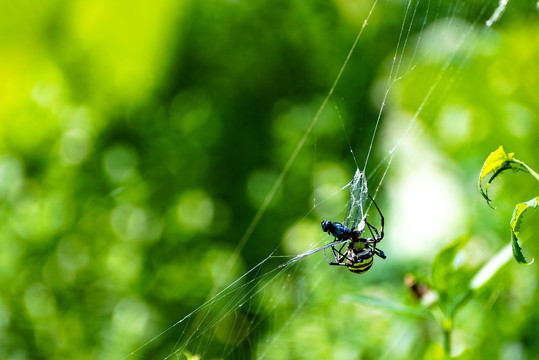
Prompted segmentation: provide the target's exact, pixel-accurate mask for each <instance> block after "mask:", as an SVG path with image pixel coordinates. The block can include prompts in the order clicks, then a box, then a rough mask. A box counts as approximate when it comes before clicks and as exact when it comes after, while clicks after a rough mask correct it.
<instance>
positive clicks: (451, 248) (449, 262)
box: [432, 236, 468, 292]
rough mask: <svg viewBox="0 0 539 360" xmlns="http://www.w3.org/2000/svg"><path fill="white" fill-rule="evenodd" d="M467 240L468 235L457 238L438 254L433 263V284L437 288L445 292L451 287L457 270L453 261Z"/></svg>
mask: <svg viewBox="0 0 539 360" xmlns="http://www.w3.org/2000/svg"><path fill="white" fill-rule="evenodd" d="M467 242H468V237H467V236H463V237H460V238H457V239H456V240H455V241H453V242H452V243H451V244H450V245H448V246H447V247H446V248H444V249H443V250H442V251H440V252H439V253H438V255H436V258H435V259H434V261H433V263H432V285H433V286H434V287H435V289H436V290H438V291H441V292H444V291H446V290H447V289H448V288H449V287H450V282H451V279H452V275H453V273H454V272H455V269H454V268H453V261H454V259H455V256H456V255H457V253H458V252H459V251H460V250H461V249H462V248H463V247H464V245H466V243H467Z"/></svg>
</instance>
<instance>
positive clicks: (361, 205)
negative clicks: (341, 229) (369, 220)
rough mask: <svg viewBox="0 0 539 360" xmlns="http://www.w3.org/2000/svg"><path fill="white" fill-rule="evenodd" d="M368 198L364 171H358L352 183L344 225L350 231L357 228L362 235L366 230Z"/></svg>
mask: <svg viewBox="0 0 539 360" xmlns="http://www.w3.org/2000/svg"><path fill="white" fill-rule="evenodd" d="M367 198H368V188H367V178H366V177H365V173H364V172H363V171H360V170H359V169H357V170H356V173H355V174H354V178H353V179H352V181H351V182H350V200H349V201H348V208H347V209H346V216H345V217H344V221H343V224H344V225H345V226H346V227H348V228H349V229H353V228H356V229H357V230H358V231H359V233H360V234H361V233H362V232H363V229H364V228H365V221H364V220H365V209H366V207H365V206H366V204H367ZM358 224H359V226H358Z"/></svg>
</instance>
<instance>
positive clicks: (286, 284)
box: [124, 0, 507, 359]
mask: <svg viewBox="0 0 539 360" xmlns="http://www.w3.org/2000/svg"><path fill="white" fill-rule="evenodd" d="M501 3H502V2H501V1H500V4H501ZM505 3H507V2H505ZM441 4H442V1H441V0H440V1H438V2H436V1H434V0H431V1H420V0H417V1H412V0H410V1H407V2H405V3H404V9H403V15H402V23H401V27H400V29H398V39H397V41H396V44H395V51H394V54H393V56H392V57H391V59H390V69H389V71H388V75H387V81H386V84H385V86H384V87H383V89H384V90H383V92H382V95H381V101H380V105H379V112H378V116H377V118H376V124H375V127H374V130H373V133H372V134H371V135H370V144H369V147H368V151H367V154H366V156H365V160H364V163H363V166H359V164H358V162H357V160H356V155H355V154H354V153H355V146H354V144H352V143H351V142H350V140H349V139H350V136H349V135H348V131H347V126H345V124H344V121H343V118H342V117H341V115H340V113H339V111H338V106H337V104H336V103H335V108H336V109H337V113H338V119H339V120H340V121H341V124H342V128H343V141H346V142H347V146H348V148H349V150H350V152H351V156H352V158H353V160H354V163H355V167H356V171H355V175H354V177H353V179H352V181H351V182H349V183H348V184H345V185H344V186H342V187H340V188H338V189H337V190H336V191H335V192H334V193H332V194H330V195H327V196H325V197H324V198H323V199H322V200H320V201H318V202H317V203H315V204H314V206H313V208H312V209H310V210H309V211H308V212H307V213H306V214H305V216H304V217H303V219H302V220H301V221H300V222H299V223H300V224H302V223H304V222H308V219H309V217H311V215H312V213H313V211H315V210H318V209H319V208H320V207H321V206H322V205H323V204H324V203H326V202H329V201H331V199H333V198H334V197H338V196H340V195H341V194H342V193H343V192H346V189H347V188H348V187H349V186H350V199H349V202H348V204H347V210H346V214H348V216H347V217H346V218H345V219H344V221H343V223H344V224H345V225H346V226H348V227H350V228H351V227H355V226H357V225H358V223H359V221H361V220H363V219H364V218H365V216H366V214H367V213H368V210H369V209H368V208H366V206H367V194H368V188H367V180H369V182H370V183H371V184H373V183H374V184H376V186H375V187H374V194H373V198H376V195H377V194H378V192H379V190H380V189H381V187H382V185H383V183H384V180H385V178H386V175H387V173H388V171H389V170H390V168H391V164H392V162H393V159H394V157H395V155H396V154H397V153H398V151H399V149H400V147H401V145H402V144H403V142H404V141H405V140H406V139H407V138H408V137H409V136H410V133H411V132H413V131H417V130H418V129H417V128H416V126H415V124H416V122H417V119H418V118H419V116H420V115H421V114H422V113H423V112H424V111H425V109H426V107H427V106H428V105H429V104H430V103H431V102H433V101H436V97H437V96H441V95H443V91H444V90H445V87H442V89H440V87H441V86H440V84H441V83H442V80H444V81H445V82H444V85H445V84H447V83H449V84H450V83H451V82H453V81H455V79H456V78H457V75H458V73H459V71H460V70H461V69H462V67H464V66H466V58H465V59H464V61H455V57H456V56H457V55H458V54H460V53H461V51H460V50H461V48H462V47H463V44H464V43H465V41H467V40H469V38H470V37H471V34H472V32H473V31H474V29H476V28H477V27H479V26H485V13H486V11H487V8H488V9H490V8H491V7H492V6H491V4H490V3H489V2H487V1H484V2H482V3H479V4H478V5H477V3H474V4H476V5H477V9H478V10H474V11H476V13H477V15H475V17H474V19H475V22H472V23H468V24H466V25H465V26H464V28H463V29H462V30H461V31H460V37H459V38H458V39H457V41H456V43H455V45H454V48H453V50H452V51H451V52H449V53H448V54H447V55H446V57H445V59H444V61H442V62H441V64H440V65H439V67H438V69H437V70H436V76H435V77H434V78H431V79H426V80H425V81H424V84H423V86H418V92H419V93H421V95H419V97H420V99H421V100H420V101H419V103H418V105H417V106H416V109H415V113H414V114H413V115H412V116H411V118H410V119H409V120H408V122H407V124H406V125H405V127H404V128H403V129H402V130H401V131H400V133H399V135H397V137H396V139H395V140H394V142H393V146H392V147H390V148H389V149H388V150H387V152H386V154H385V155H382V159H381V160H380V161H378V163H376V164H374V165H373V166H371V167H370V170H369V171H367V167H368V165H369V160H370V158H371V153H372V152H373V151H374V150H376V149H377V148H376V145H377V143H378V140H379V137H380V135H379V127H380V126H381V123H382V119H383V115H384V111H385V109H386V106H387V105H388V104H391V97H390V95H391V94H392V90H394V89H395V88H396V87H397V85H398V83H399V81H401V80H402V79H406V78H407V77H410V76H411V75H410V74H413V72H414V69H415V67H416V64H417V58H418V57H419V56H420V47H421V44H422V42H423V41H424V40H425V39H424V38H425V33H426V28H427V27H428V26H429V25H431V24H433V23H436V22H437V21H439V20H440V19H441V18H445V17H447V19H449V20H448V21H449V25H451V24H453V25H454V26H461V25H462V23H460V22H458V20H457V18H458V16H459V14H461V13H463V12H465V10H466V9H465V4H464V2H462V1H459V0H455V1H452V2H451V4H452V6H450V7H446V8H448V9H449V10H448V13H446V14H441V13H440V9H441V8H442V5H441ZM385 6H387V4H385ZM381 8H383V6H382V5H380V4H379V3H378V0H375V1H374V2H373V3H372V5H371V7H370V10H369V12H368V14H367V16H366V18H365V20H364V22H363V25H362V26H361V28H360V30H359V32H358V35H357V36H356V38H355V41H354V43H353V44H352V46H351V48H350V51H349V52H348V54H347V56H346V58H345V59H344V61H343V64H342V66H341V68H340V70H339V72H338V74H337V76H336V78H335V81H334V82H333V84H332V86H331V88H330V90H329V91H328V94H327V95H326V97H325V98H324V99H323V101H322V103H321V105H320V107H319V108H318V111H317V112H316V115H315V116H314V117H313V119H312V121H311V123H310V124H309V126H308V128H307V129H306V130H305V132H304V134H303V137H302V138H301V139H300V141H299V142H298V144H297V145H296V147H295V149H294V151H293V152H292V155H291V156H290V158H289V159H288V161H287V163H286V164H285V166H284V168H283V170H282V172H281V173H280V175H279V177H278V178H277V180H276V181H275V183H274V184H273V186H272V188H271V190H270V191H269V192H268V194H267V196H266V198H265V200H264V202H263V203H262V205H261V206H260V208H259V209H258V212H257V213H256V215H255V217H254V218H253V220H252V221H251V222H250V223H249V225H248V226H247V229H246V231H245V233H244V236H243V237H242V238H241V239H239V241H238V245H237V247H236V249H235V251H234V253H233V256H232V257H231V258H230V259H229V260H228V261H227V262H226V264H225V265H224V266H223V273H227V272H228V271H230V269H231V268H232V267H233V266H234V264H235V263H236V261H237V259H238V257H239V255H240V253H241V251H242V249H243V248H244V247H245V244H246V243H247V242H248V241H250V240H251V238H252V235H253V233H254V231H255V229H256V228H257V226H258V224H259V223H260V222H261V221H262V219H263V215H264V213H265V212H266V209H267V207H268V205H269V203H270V202H271V200H272V199H273V198H274V196H275V194H276V191H277V189H278V188H279V187H281V186H282V184H283V182H284V181H285V178H286V175H287V173H288V172H289V170H290V169H291V168H292V167H293V166H294V162H295V160H296V158H297V157H298V156H299V154H300V152H301V150H302V148H303V147H304V145H305V143H306V141H307V140H308V139H309V138H310V137H311V136H312V132H313V130H314V129H315V128H316V126H317V124H318V122H319V119H320V118H321V117H322V116H323V114H324V113H325V112H326V107H327V105H328V104H329V103H330V102H332V101H334V99H333V97H334V93H335V91H336V90H337V88H338V85H339V83H340V81H341V79H342V77H343V76H345V71H346V69H347V66H348V63H349V61H350V59H351V58H352V56H353V55H354V50H355V49H356V46H357V44H358V43H359V42H360V41H361V38H362V35H363V33H364V31H365V30H366V29H369V27H368V25H369V21H370V20H371V17H372V16H373V14H374V13H375V11H376V10H379V11H380V12H382V11H383V9H381ZM496 11H498V10H496ZM499 11H500V12H503V9H502V10H499ZM499 16H501V13H500V14H498V15H496V17H495V14H493V15H492V18H493V19H494V20H493V21H496V20H497V19H499ZM492 18H491V19H492ZM489 21H490V20H489ZM490 25H492V24H489V26H490ZM414 29H416V30H415V32H414ZM351 76H352V75H351ZM364 135H365V134H364ZM361 168H362V170H360V169H361ZM361 224H363V225H361ZM359 226H360V227H361V226H365V225H364V222H363V221H362V222H361V223H360V224H359ZM300 228H301V227H300ZM314 239H318V241H317V242H316V243H314V244H312V243H311V246H312V248H315V247H317V246H320V244H321V243H323V242H327V241H328V240H330V239H328V237H325V236H323V234H322V232H321V231H320V232H319V234H318V235H317V237H315V238H314ZM386 241H387V240H386ZM281 245H284V240H283V241H282V242H281ZM306 250H307V249H306ZM278 251H280V249H279V248H277V249H276V250H275V251H274V252H272V253H270V254H269V255H268V256H267V257H265V258H264V259H262V260H261V261H260V262H259V263H258V264H256V265H255V266H253V267H252V268H251V269H249V270H248V271H247V272H245V273H244V274H243V275H242V276H240V277H239V278H238V279H236V280H235V281H233V282H231V283H230V284H228V285H226V286H225V287H224V288H222V289H215V291H214V292H213V293H212V294H211V296H210V297H209V298H208V300H207V301H206V302H204V303H202V304H200V306H198V307H197V308H196V309H194V310H193V311H192V312H190V313H188V314H185V315H183V316H178V320H176V321H175V322H174V323H173V324H172V325H170V326H169V327H167V328H166V329H165V330H162V331H156V332H154V334H155V335H154V336H151V337H150V338H149V339H148V340H147V341H144V342H143V343H142V344H141V345H140V346H139V347H138V348H136V349H134V350H133V351H132V352H131V353H129V354H127V355H126V356H125V357H124V359H127V358H143V359H145V358H162V359H184V358H187V359H198V358H201V359H206V358H227V359H228V358H257V359H267V358H270V359H273V358H278V359H282V358H312V357H314V358H319V357H320V356H321V354H322V356H323V357H325V358H335V357H343V356H346V357H350V356H351V357H356V358H357V357H358V356H359V353H358V351H359V350H358V349H360V348H362V347H364V348H369V347H372V346H376V344H377V342H379V343H383V341H384V339H393V340H391V341H392V342H391V343H390V344H389V346H385V347H384V348H385V349H386V352H385V353H384V354H383V355H384V356H386V358H406V352H401V351H402V349H401V348H399V346H400V345H398V344H400V343H401V342H402V341H403V339H404V338H406V336H407V335H405V333H406V332H405V331H404V330H408V329H409V328H408V327H405V328H403V327H402V326H395V327H394V328H393V329H392V330H391V331H389V332H388V334H387V337H382V336H381V335H373V336H372V337H369V338H365V337H364V336H362V335H361V334H362V332H361V331H362V330H363V331H364V330H365V329H361V328H362V326H358V327H357V329H351V328H350V327H348V326H346V330H345V331H342V326H343V324H346V322H345V320H347V316H343V311H345V310H349V309H351V306H352V305H350V304H342V303H339V304H334V301H335V294H346V293H357V291H358V288H357V286H358V285H357V284H358V282H357V281H358V280H355V278H354V280H352V281H350V280H349V279H350V278H349V277H348V278H345V276H347V275H349V274H347V273H346V272H345V271H335V269H328V267H327V266H326V263H325V261H323V260H322V258H323V257H322V258H321V257H320V256H318V257H317V256H316V255H313V256H309V257H305V259H302V261H301V262H297V263H295V264H291V266H285V267H283V266H280V265H282V264H283V262H286V259H287V258H284V259H283V257H281V256H276V255H274V253H275V252H278ZM389 256H391V255H390V254H389ZM389 261H390V260H389ZM299 264H301V266H300V265H299ZM374 268H376V264H375V266H374ZM339 270H342V269H339ZM371 271H372V270H371ZM347 279H348V280H347ZM378 279H379V276H378V277H374V278H373V279H372V280H363V279H362V281H364V282H365V283H364V284H366V286H365V288H369V287H373V286H375V285H376V281H377V280H378ZM216 283H220V282H219V281H216ZM321 284H324V286H322V285H321ZM321 288H324V291H320V289H321ZM324 304H330V305H329V306H328V305H324ZM319 306H326V309H327V312H326V314H327V318H325V319H320V318H317V317H316V315H317V314H320V312H319V311H315V310H316V308H317V307H319ZM369 320H370V317H369V316H356V317H355V318H354V321H357V323H361V324H370V322H369ZM382 321H383V319H382ZM314 324H316V325H317V326H314ZM365 326H368V325H365ZM327 329H331V330H330V332H329V333H328V332H327ZM371 329H372V330H373V332H374V331H376V330H377V329H378V327H377V325H376V324H374V325H372V326H371ZM337 330H338V331H339V332H338V333H335V331H337ZM331 331H334V333H331ZM327 339H331V341H328V340H327ZM351 339H354V340H353V341H351ZM170 344H173V345H172V346H171V345H170ZM398 354H401V355H400V356H399V355H398ZM402 354H405V355H404V356H403V355H402ZM384 356H381V358H383V357H384Z"/></svg>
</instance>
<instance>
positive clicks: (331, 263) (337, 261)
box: [324, 248, 346, 266]
mask: <svg viewBox="0 0 539 360" xmlns="http://www.w3.org/2000/svg"><path fill="white" fill-rule="evenodd" d="M332 249H333V248H332ZM324 256H325V257H326V261H327V262H328V264H329V265H337V266H346V264H345V263H343V262H342V259H339V260H340V261H339V260H337V258H336V257H335V255H333V257H334V258H335V262H333V261H330V260H329V258H328V256H327V254H326V249H324ZM343 257H344V255H343Z"/></svg>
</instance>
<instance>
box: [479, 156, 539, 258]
mask: <svg viewBox="0 0 539 360" xmlns="http://www.w3.org/2000/svg"><path fill="white" fill-rule="evenodd" d="M513 155H514V153H509V154H506V153H505V151H504V150H503V147H502V146H500V147H499V148H498V150H496V151H494V152H492V153H491V154H490V155H489V156H488V157H487V159H486V160H485V163H484V164H483V167H482V168H481V173H480V175H479V190H480V191H481V195H483V197H484V198H485V199H486V200H487V203H488V204H489V206H491V205H490V202H491V201H492V200H491V199H490V198H489V197H488V188H489V186H490V184H491V183H492V181H493V180H494V179H496V178H497V177H498V176H500V175H501V174H502V172H504V171H506V170H513V171H515V172H517V171H525V172H528V173H530V174H531V175H532V176H533V177H535V178H536V179H537V180H538V181H539V175H538V174H537V173H536V172H535V171H534V170H533V169H532V168H530V167H529V166H528V165H526V164H525V163H524V162H522V161H520V160H517V159H515V158H514V157H513ZM488 174H493V175H492V176H491V177H490V179H489V180H488V181H487V183H486V185H485V191H484V192H483V188H482V186H481V183H482V181H483V179H484V178H485V176H487V175H488ZM537 199H538V197H535V198H533V199H531V200H529V201H527V202H524V203H519V204H517V205H516V206H515V210H514V211H513V216H512V217H511V222H510V224H509V225H510V228H511V246H512V249H513V257H514V258H515V260H516V261H517V262H518V263H519V264H530V263H531V262H529V261H527V260H526V259H525V258H524V255H523V254H522V249H521V247H520V243H519V238H518V236H519V234H520V225H521V223H522V219H523V216H524V214H525V213H526V211H527V210H528V208H530V207H531V208H536V207H537ZM532 262H533V260H532Z"/></svg>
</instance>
